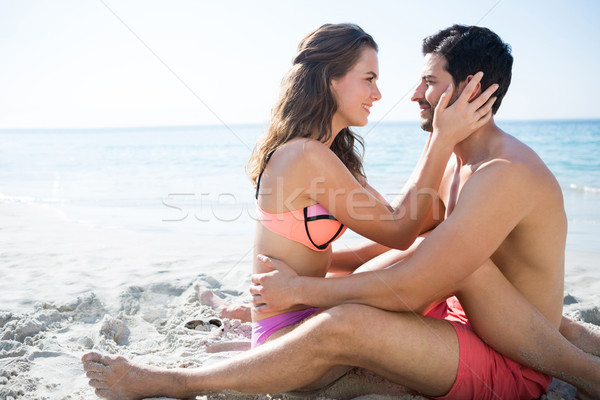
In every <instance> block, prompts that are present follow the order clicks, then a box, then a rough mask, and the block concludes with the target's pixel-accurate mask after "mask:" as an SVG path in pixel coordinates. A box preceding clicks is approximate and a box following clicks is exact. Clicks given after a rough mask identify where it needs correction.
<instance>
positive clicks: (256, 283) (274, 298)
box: [250, 254, 300, 314]
mask: <svg viewBox="0 0 600 400" xmlns="http://www.w3.org/2000/svg"><path fill="white" fill-rule="evenodd" d="M256 258H257V259H258V261H260V262H261V263H262V264H263V265H265V266H267V267H268V268H270V269H272V270H273V271H271V272H267V273H264V274H254V275H252V277H251V282H252V286H250V294H251V295H252V309H253V310H254V312H256V313H257V314H264V313H270V312H277V311H283V310H287V309H289V308H291V307H293V306H295V305H296V304H298V303H296V302H295V296H294V294H295V292H296V290H297V287H298V285H297V283H298V282H297V281H298V280H299V278H300V277H299V276H298V274H297V273H296V271H294V270H293V269H291V268H290V267H289V266H288V265H287V264H285V263H284V262H283V261H280V260H277V259H274V258H271V257H266V256H264V255H262V254H259V255H258V256H256Z"/></svg>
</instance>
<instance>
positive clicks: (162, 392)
mask: <svg viewBox="0 0 600 400" xmlns="http://www.w3.org/2000/svg"><path fill="white" fill-rule="evenodd" d="M81 360H82V362H83V369H84V371H85V372H86V375H87V377H88V378H89V379H90V382H89V384H90V386H92V387H93V388H95V389H96V395H98V396H99V397H102V398H105V399H110V400H134V399H136V400H137V399H143V398H146V397H157V396H168V397H176V398H186V397H187V394H186V393H185V379H184V378H185V375H184V372H183V371H177V370H168V369H160V368H156V367H151V366H142V365H135V364H132V363H131V362H129V361H128V360H127V359H125V358H124V357H112V356H103V355H101V354H98V353H88V354H86V355H84V356H83V357H82V359H81Z"/></svg>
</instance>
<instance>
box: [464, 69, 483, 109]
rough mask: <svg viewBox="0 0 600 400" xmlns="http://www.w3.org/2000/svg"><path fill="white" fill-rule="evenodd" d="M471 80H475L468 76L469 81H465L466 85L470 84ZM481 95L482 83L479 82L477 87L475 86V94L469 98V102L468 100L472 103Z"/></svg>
mask: <svg viewBox="0 0 600 400" xmlns="http://www.w3.org/2000/svg"><path fill="white" fill-rule="evenodd" d="M471 79H473V75H469V76H467V79H465V85H466V84H468V83H469V82H471ZM480 94H481V82H477V86H475V91H474V92H473V94H472V95H471V97H469V100H467V101H468V102H469V103H470V102H472V101H473V100H475V99H476V98H477V96H479V95H480Z"/></svg>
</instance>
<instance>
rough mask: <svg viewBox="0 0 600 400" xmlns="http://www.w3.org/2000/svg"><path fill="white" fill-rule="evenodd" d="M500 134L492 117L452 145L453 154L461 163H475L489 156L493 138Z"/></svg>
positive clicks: (493, 141) (493, 142)
mask: <svg viewBox="0 0 600 400" xmlns="http://www.w3.org/2000/svg"><path fill="white" fill-rule="evenodd" d="M501 134H502V131H501V130H500V128H498V127H497V126H496V124H495V123H494V119H493V118H492V119H491V120H490V121H489V122H488V123H487V124H485V125H484V126H482V127H481V128H479V129H478V130H476V131H475V132H473V133H472V134H471V135H470V136H469V137H468V138H466V139H465V140H463V141H462V142H460V143H458V144H457V145H456V146H454V154H455V155H456V158H457V162H458V163H459V164H461V165H467V164H476V163H478V162H481V161H482V160H485V159H486V158H487V157H489V155H490V153H491V151H492V148H493V146H494V144H495V140H493V139H494V138H497V137H498V136H499V135H501Z"/></svg>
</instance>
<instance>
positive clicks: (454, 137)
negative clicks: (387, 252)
mask: <svg viewBox="0 0 600 400" xmlns="http://www.w3.org/2000/svg"><path fill="white" fill-rule="evenodd" d="M479 78H480V76H479ZM477 82H478V79H472V80H471V82H469V84H468V85H467V87H466V88H465V89H464V90H463V93H462V94H461V96H460V97H459V98H458V99H457V100H456V101H455V103H454V104H453V105H452V106H451V107H448V108H446V105H447V103H448V100H449V96H450V92H446V93H445V94H444V95H443V96H442V98H441V99H440V102H439V103H438V105H437V107H436V111H435V125H434V126H436V127H443V128H437V130H434V132H433V133H432V134H431V139H430V145H429V146H427V148H426V149H425V152H424V157H423V158H422V168H420V169H419V171H418V172H417V179H416V181H415V182H414V183H413V184H412V185H411V187H410V188H409V190H408V193H407V195H406V197H405V198H404V200H403V202H402V204H400V205H399V206H398V207H397V208H395V209H393V210H392V209H390V207H389V205H388V204H387V202H385V203H384V202H382V201H381V200H380V199H378V198H377V197H376V196H374V195H373V194H372V193H370V192H369V191H368V190H366V189H365V188H363V187H362V185H360V183H359V182H358V181H357V180H356V179H355V178H354V176H352V174H351V173H350V172H349V171H348V169H347V168H346V167H345V166H344V165H343V164H342V162H341V161H340V160H339V159H338V158H337V157H336V156H335V155H334V154H333V153H332V152H331V150H330V149H329V148H328V147H327V146H325V145H324V144H322V143H320V142H317V141H306V142H304V143H302V146H303V151H302V157H300V159H299V161H298V163H297V168H298V170H299V171H302V175H303V177H304V181H302V182H301V184H302V185H303V187H305V188H308V189H306V195H307V196H308V197H309V198H311V199H312V200H314V201H316V202H318V203H320V204H322V205H323V206H324V207H325V208H327V209H328V210H329V212H331V213H332V214H333V215H334V216H335V217H336V218H337V219H338V220H339V221H340V222H342V223H343V224H344V225H346V226H347V227H349V228H350V229H352V230H353V231H355V232H357V233H358V234H360V235H362V236H365V237H367V238H369V239H371V240H373V241H375V242H377V243H380V244H383V245H384V246H387V247H392V248H399V249H406V248H408V247H409V246H410V245H411V244H412V243H413V241H414V240H415V239H416V237H417V236H418V235H419V234H420V233H421V232H423V231H424V230H426V228H430V227H431V224H429V225H430V226H426V224H427V222H428V221H431V210H432V205H433V204H436V202H437V204H439V196H438V188H439V185H440V182H441V180H442V177H443V175H444V172H445V170H446V165H447V162H448V159H449V158H450V155H451V154H452V151H453V149H454V146H455V144H456V143H457V142H459V141H461V140H463V138H464V137H466V136H468V134H470V133H471V132H473V131H474V130H475V129H477V128H478V127H479V126H481V125H483V124H485V123H486V122H487V121H488V120H489V118H490V117H491V113H490V112H489V110H490V109H491V106H492V104H493V100H494V99H490V100H488V98H489V96H491V94H492V93H493V91H494V90H495V86H493V85H492V86H490V88H489V89H488V90H486V91H485V92H484V93H483V94H482V95H480V96H479V97H477V98H476V99H475V100H473V101H472V102H470V103H469V102H468V99H469V97H470V96H471V94H472V92H473V91H474V89H475V87H476V84H477ZM486 101H487V102H486ZM477 110H479V111H477ZM476 114H477V115H482V114H484V115H485V116H484V117H482V118H479V117H476V116H475V115H476ZM465 132H466V133H465ZM315 177H316V178H315Z"/></svg>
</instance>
